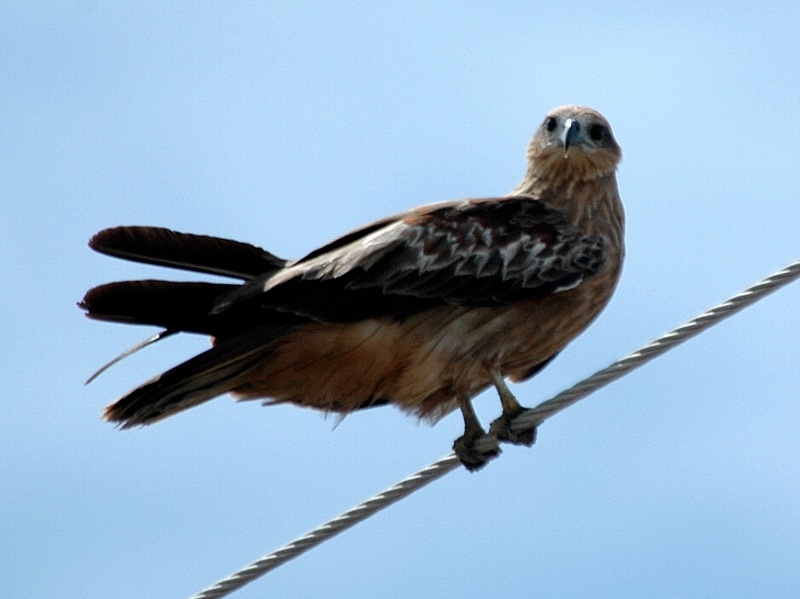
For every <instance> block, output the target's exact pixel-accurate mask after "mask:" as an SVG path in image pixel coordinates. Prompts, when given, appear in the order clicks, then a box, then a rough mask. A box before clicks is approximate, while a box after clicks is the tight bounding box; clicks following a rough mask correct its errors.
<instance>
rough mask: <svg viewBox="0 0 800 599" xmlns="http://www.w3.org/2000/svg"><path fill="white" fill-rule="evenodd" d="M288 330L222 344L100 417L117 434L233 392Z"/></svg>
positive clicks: (259, 331)
mask: <svg viewBox="0 0 800 599" xmlns="http://www.w3.org/2000/svg"><path fill="white" fill-rule="evenodd" d="M290 330H291V327H290V326H288V325H284V326H274V325H265V326H262V327H259V328H255V329H251V330H248V331H246V332H244V333H242V334H240V335H237V336H234V337H231V338H229V339H225V340H224V341H222V342H220V343H218V344H217V345H216V346H214V347H213V348H211V349H210V350H208V351H206V352H203V353H202V354H199V355H198V356H195V357H194V358H191V359H190V360H187V361H186V362H183V363H182V364H179V365H178V366H176V367H175V368H172V369H170V370H167V371H166V372H164V373H163V374H160V375H158V376H157V377H155V378H154V379H152V380H150V381H148V382H146V383H144V384H143V385H140V386H139V387H137V388H136V389H134V390H133V391H131V392H130V393H128V394H127V395H125V396H123V397H121V398H120V399H118V400H117V401H116V402H114V403H113V404H111V405H110V406H108V407H107V408H106V409H105V411H104V413H103V417H104V418H105V419H106V420H109V421H111V422H118V423H120V425H121V427H122V428H130V427H133V426H139V425H146V424H152V423H153V422H156V421H158V420H161V419H163V418H166V417H167V416H171V415H173V414H175V413H177V412H181V411H183V410H186V409H188V408H191V407H193V406H196V405H198V404H200V403H203V402H205V401H208V400H209V399H213V398H214V397H217V396H218V395H222V394H224V393H227V392H229V391H233V390H235V389H236V387H237V386H239V385H241V384H242V383H243V382H244V380H245V379H246V378H247V375H248V374H249V371H250V369H251V368H252V367H253V366H254V365H255V364H257V363H258V362H260V361H262V360H264V359H267V358H268V354H269V352H270V345H271V344H272V342H273V341H276V340H278V339H280V338H281V337H283V336H284V335H286V334H287V333H288V332H289V331H290Z"/></svg>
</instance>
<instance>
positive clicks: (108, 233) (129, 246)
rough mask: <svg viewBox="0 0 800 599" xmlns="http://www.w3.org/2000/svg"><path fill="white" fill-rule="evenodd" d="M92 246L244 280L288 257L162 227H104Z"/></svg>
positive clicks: (130, 257) (122, 255)
mask: <svg viewBox="0 0 800 599" xmlns="http://www.w3.org/2000/svg"><path fill="white" fill-rule="evenodd" d="M89 247H91V248H92V249H94V250H96V251H98V252H100V253H103V254H107V255H109V256H114V257H116V258H123V259H125V260H132V261H134V262H144V263H147V264H155V265H157V266H170V267H172V268H180V269H184V270H191V271H194V272H203V273H209V274H214V275H222V276H227V277H234V278H237V279H244V280H248V279H251V278H253V277H255V276H257V275H260V274H262V273H264V272H266V271H271V270H275V269H277V268H281V267H283V266H284V265H285V264H286V260H282V259H281V258H278V257H277V256H274V255H272V254H270V253H269V252H267V251H266V250H263V249H261V248H259V247H256V246H254V245H250V244H248V243H242V242H240V241H233V240H231V239H223V238H220V237H211V236H208V235H194V234H191V233H179V232H177V231H172V230H170V229H164V228H162V227H113V228H110V229H104V230H103V231H100V232H99V233H98V234H97V235H95V236H94V237H92V239H91V240H90V241H89Z"/></svg>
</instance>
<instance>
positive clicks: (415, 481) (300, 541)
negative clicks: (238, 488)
mask: <svg viewBox="0 0 800 599" xmlns="http://www.w3.org/2000/svg"><path fill="white" fill-rule="evenodd" d="M798 277H800V260H797V261H796V262H793V263H792V264H790V265H789V266H787V267H786V268H784V269H783V270H780V271H778V272H776V273H775V274H773V275H770V276H769V277H766V278H765V279H763V280H761V281H760V282H758V283H756V284H755V285H753V286H752V287H748V288H747V289H745V290H744V291H742V292H741V293H738V294H736V295H734V296H733V297H731V298H730V299H728V300H726V301H724V302H722V303H721V304H719V305H717V306H714V307H713V308H711V309H710V310H708V311H707V312H703V313H702V314H700V315H699V316H696V317H695V318H693V319H692V320H690V321H688V322H687V323H685V324H683V325H681V326H679V327H678V328H676V329H673V330H671V331H670V332H668V333H666V334H665V335H662V336H661V337H659V338H658V339H656V340H655V341H653V342H651V343H648V344H647V345H645V346H644V347H642V348H640V349H638V350H636V351H634V352H633V353H631V354H629V355H627V356H625V357H624V358H622V359H621V360H618V361H617V362H614V363H613V364H611V366H608V367H607V368H604V369H602V370H600V371H598V372H596V373H595V374H593V375H592V376H590V377H589V378H587V379H584V380H583V381H581V382H579V383H577V384H576V385H574V386H572V387H570V388H569V389H567V390H566V391H562V392H561V393H559V394H558V395H556V396H555V397H553V398H552V399H549V400H547V401H545V402H543V403H541V404H539V405H538V406H536V407H535V408H532V409H530V410H527V411H525V412H523V413H522V414H520V415H519V416H518V417H517V418H516V419H515V420H514V421H513V422H512V423H511V429H512V431H513V432H515V433H519V432H522V431H525V430H528V429H531V428H533V427H536V426H538V425H539V424H541V423H542V422H544V421H545V420H547V419H548V418H550V417H551V416H553V415H554V414H556V413H558V412H560V411H561V410H563V409H565V408H567V407H569V406H571V405H572V404H574V403H576V402H578V401H580V400H581V399H583V398H584V397H586V396H587V395H589V394H590V393H593V392H594V391H596V390H597V389H599V388H601V387H604V386H605V385H607V384H608V383H610V382H612V381H615V380H617V379H618V378H621V377H622V376H625V375H626V374H628V373H629V372H631V371H632V370H634V369H635V368H638V367H639V366H641V365H642V364H644V363H646V362H649V361H650V360H652V359H653V358H655V357H657V356H660V355H662V354H664V353H666V352H667V351H669V350H670V349H672V348H673V347H675V346H676V345H678V344H680V343H682V342H684V341H686V340H687V339H689V338H691V337H694V336H695V335H697V334H699V333H701V332H702V331H704V330H706V329H708V328H710V327H712V326H713V325H715V324H717V323H718V322H720V321H721V320H723V319H724V318H727V317H728V316H731V315H732V314H734V313H736V312H738V311H739V310H742V309H743V308H746V307H747V306H750V305H752V304H754V303H755V302H757V301H758V300H760V299H761V298H763V297H764V296H766V295H767V294H769V293H771V292H773V291H775V290H776V289H778V288H780V287H782V286H784V285H787V284H788V283H791V282H792V281H794V280H795V279H797V278H798ZM484 441H485V442H486V444H487V449H488V448H489V447H488V445H489V442H490V439H485V440H484ZM477 445H478V447H476V449H479V450H480V449H481V444H480V442H479V443H478V444H477ZM459 466H460V462H459V461H458V458H457V457H456V455H455V454H454V453H452V452H451V453H449V454H448V455H446V456H444V457H443V458H441V459H439V460H437V461H436V462H434V463H432V464H431V465H429V466H427V467H425V468H423V469H422V470H420V471H419V472H416V473H414V474H412V475H411V476H409V477H408V478H405V479H403V480H401V481H400V482H398V483H397V484H395V485H393V486H392V487H389V488H388V489H386V490H385V491H382V492H380V493H378V494H377V495H375V496H374V497H370V498H369V499H367V500H366V501H363V502H362V503H359V504H358V505H356V506H355V507H352V508H350V509H349V510H347V511H346V512H344V513H342V514H340V515H339V516H336V517H335V518H333V519H332V520H329V521H328V522H326V523H324V524H322V525H321V526H318V527H317V528H315V529H314V530H312V531H310V532H308V533H306V534H305V535H303V536H302V537H299V538H297V539H295V540H293V541H290V542H289V543H287V544H286V545H284V546H283V547H280V548H278V549H276V550H275V551H273V552H272V553H270V554H268V555H265V556H264V557H262V558H261V559H259V560H257V561H255V562H253V563H252V564H250V565H249V566H247V567H245V568H243V569H241V570H239V571H238V572H236V573H234V574H232V575H231V576H229V577H227V578H225V579H223V580H221V581H219V582H218V583H216V584H215V585H213V586H212V587H209V588H208V589H206V590H204V591H201V592H200V593H198V594H197V595H194V596H193V597H191V599H219V598H220V597H224V596H226V595H228V594H230V593H232V592H233V591H235V590H236V589H238V588H241V587H243V586H244V585H246V584H248V583H249V582H252V581H253V580H255V579H256V578H258V577H259V576H263V575H264V574H266V573H267V572H269V571H270V570H273V569H274V568H277V567H278V566H280V565H281V564H283V563H285V562H287V561H289V560H291V559H293V558H295V557H297V556H298V555H300V554H301V553H304V552H305V551H307V550H309V549H311V548H312V547H314V546H316V545H319V544H320V543H323V542H324V541H327V540H328V539H330V538H331V537H333V536H335V535H337V534H339V533H340V532H342V531H343V530H346V529H348V528H350V527H351V526H354V525H355V524H358V523H359V522H361V521H362V520H366V519H367V518H369V517H370V516H372V515H373V514H374V513H376V512H378V511H380V510H382V509H383V508H385V507H388V506H390V505H391V504H393V503H394V502H396V501H399V500H400V499H403V498H404V497H407V496H408V495H410V494H411V493H413V492H414V491H416V490H418V489H421V488H422V487H424V486H425V485H427V484H428V483H430V482H432V481H434V480H436V479H437V478H440V477H442V476H444V475H445V474H447V473H448V472H450V471H451V470H455V469H456V468H458V467H459Z"/></svg>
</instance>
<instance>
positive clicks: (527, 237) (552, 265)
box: [214, 196, 606, 322]
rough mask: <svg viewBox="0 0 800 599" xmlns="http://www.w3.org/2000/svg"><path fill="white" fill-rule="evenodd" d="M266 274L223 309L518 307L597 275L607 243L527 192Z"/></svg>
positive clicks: (393, 311) (418, 220)
mask: <svg viewBox="0 0 800 599" xmlns="http://www.w3.org/2000/svg"><path fill="white" fill-rule="evenodd" d="M361 231H362V234H361V235H360V236H358V237H354V236H353V234H350V235H349V236H348V237H347V239H348V242H347V243H344V244H342V243H337V242H334V243H333V244H330V245H329V246H327V247H330V248H331V250H330V251H328V252H323V253H319V252H314V253H312V254H310V255H309V257H307V258H305V259H303V260H301V261H298V262H296V263H294V264H293V265H291V266H288V267H287V268H284V269H282V270H280V271H277V272H274V273H269V274H266V275H264V276H261V277H258V278H257V279H254V280H253V281H251V282H248V283H246V284H245V285H243V286H242V287H240V288H238V289H236V290H234V291H232V292H231V293H229V294H227V295H225V296H223V297H222V298H221V299H220V301H219V302H218V303H217V305H216V307H215V308H214V312H215V313H224V312H227V311H229V310H237V309H242V308H243V307H244V306H247V305H252V304H253V303H255V304H258V305H259V306H261V307H263V308H266V309H274V310H280V311H286V312H291V313H294V314H297V315H300V316H304V317H308V318H311V319H314V320H319V321H323V322H351V321H356V320H363V319H365V318H372V317H377V316H385V315H392V316H394V317H396V318H400V319H402V318H404V317H406V316H408V315H410V314H413V313H415V312H419V311H422V310H425V309H428V308H431V307H434V306H439V305H443V304H452V305H461V306H471V307H485V306H499V305H508V304H509V303H512V302H515V301H521V300H524V299H531V298H534V297H540V296H542V295H546V294H548V293H552V292H554V291H557V290H559V289H562V288H572V287H574V286H576V285H578V284H580V282H581V281H582V280H583V279H584V278H586V277H590V276H592V275H594V274H595V273H597V272H598V271H599V270H600V269H601V268H602V266H603V264H604V261H605V254H604V248H605V243H606V240H605V239H604V238H602V237H598V236H586V235H584V234H583V233H581V231H580V230H578V229H577V228H576V227H575V226H573V225H572V224H570V223H569V222H567V220H566V218H565V217H564V216H563V214H562V213H560V212H558V211H557V210H553V209H550V208H548V207H547V206H545V205H544V204H543V203H541V202H539V201H537V200H535V199H533V198H530V197H527V196H520V197H508V198H496V199H495V198H493V199H486V200H466V201H461V202H451V203H447V204H439V205H433V206H428V207H425V208H423V209H420V210H416V211H411V212H408V213H405V214H402V215H400V216H398V217H396V218H393V219H387V220H385V221H382V222H381V226H379V227H375V226H370V227H366V228H364V229H362V230H361Z"/></svg>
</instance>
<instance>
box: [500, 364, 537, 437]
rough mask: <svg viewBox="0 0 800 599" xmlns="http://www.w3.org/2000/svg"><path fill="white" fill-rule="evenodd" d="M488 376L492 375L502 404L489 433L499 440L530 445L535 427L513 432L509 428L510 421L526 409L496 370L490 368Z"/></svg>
mask: <svg viewBox="0 0 800 599" xmlns="http://www.w3.org/2000/svg"><path fill="white" fill-rule="evenodd" d="M489 376H491V377H492V382H493V383H494V387H495V389H497V393H498V394H499V395H500V403H501V404H502V406H503V415H502V416H500V418H498V419H497V420H495V421H494V422H492V425H491V426H490V427H489V434H492V435H494V436H495V437H497V438H498V439H499V440H500V441H507V442H509V443H513V444H515V445H526V446H528V447H530V446H531V445H533V443H534V441H536V428H535V427H534V428H531V429H528V430H526V431H520V432H518V433H515V432H514V431H512V430H511V422H512V421H513V420H514V418H516V417H517V416H519V415H520V414H521V413H522V412H524V411H525V410H527V408H525V407H523V406H522V405H521V404H520V403H519V402H518V401H517V398H516V397H514V394H513V393H511V390H510V389H509V388H508V385H506V382H505V381H504V380H503V377H502V376H501V375H500V373H499V372H497V371H496V370H490V371H489Z"/></svg>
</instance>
